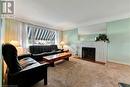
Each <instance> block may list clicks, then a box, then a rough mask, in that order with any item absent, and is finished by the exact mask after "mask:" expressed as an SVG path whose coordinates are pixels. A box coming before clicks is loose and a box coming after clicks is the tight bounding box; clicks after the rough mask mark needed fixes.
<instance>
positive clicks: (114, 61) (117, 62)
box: [107, 60, 130, 65]
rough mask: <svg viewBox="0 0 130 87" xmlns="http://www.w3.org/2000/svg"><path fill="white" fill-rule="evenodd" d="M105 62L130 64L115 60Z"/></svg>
mask: <svg viewBox="0 0 130 87" xmlns="http://www.w3.org/2000/svg"><path fill="white" fill-rule="evenodd" d="M107 62H113V63H119V64H123V65H130V63H124V62H121V61H115V60H108V61H107Z"/></svg>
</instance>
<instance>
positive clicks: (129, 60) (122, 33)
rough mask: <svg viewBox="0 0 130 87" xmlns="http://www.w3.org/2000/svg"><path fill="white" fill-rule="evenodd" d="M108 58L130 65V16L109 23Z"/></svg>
mask: <svg viewBox="0 0 130 87" xmlns="http://www.w3.org/2000/svg"><path fill="white" fill-rule="evenodd" d="M107 34H108V37H109V39H110V43H109V45H108V60H109V61H113V62H118V63H123V64H129V65H130V18H128V19H123V20H118V21H113V22H109V23H107Z"/></svg>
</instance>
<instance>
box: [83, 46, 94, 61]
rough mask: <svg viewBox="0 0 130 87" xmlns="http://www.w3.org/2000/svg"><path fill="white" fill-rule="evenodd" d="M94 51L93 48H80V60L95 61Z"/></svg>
mask: <svg viewBox="0 0 130 87" xmlns="http://www.w3.org/2000/svg"><path fill="white" fill-rule="evenodd" d="M95 51H96V49H95V48H93V47H82V59H84V60H88V61H95V55H96V52H95Z"/></svg>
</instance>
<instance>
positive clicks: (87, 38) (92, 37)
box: [79, 34, 98, 42]
mask: <svg viewBox="0 0 130 87" xmlns="http://www.w3.org/2000/svg"><path fill="white" fill-rule="evenodd" d="M97 36H98V34H87V35H79V41H81V42H88V41H95V38H96V37H97Z"/></svg>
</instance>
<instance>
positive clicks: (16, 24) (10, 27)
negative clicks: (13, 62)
mask: <svg viewBox="0 0 130 87" xmlns="http://www.w3.org/2000/svg"><path fill="white" fill-rule="evenodd" d="M26 35H27V34H26V24H25V23H23V22H20V21H17V20H13V19H5V36H4V38H5V41H4V42H5V43H9V42H11V41H12V40H13V41H18V43H19V44H20V46H21V47H24V48H26V47H27V46H26V44H27V39H26Z"/></svg>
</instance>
